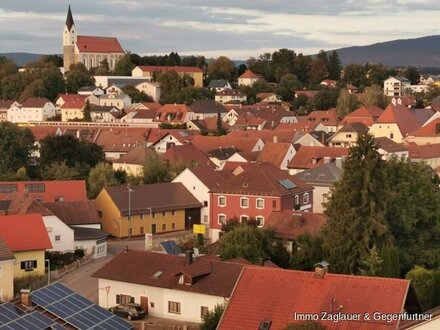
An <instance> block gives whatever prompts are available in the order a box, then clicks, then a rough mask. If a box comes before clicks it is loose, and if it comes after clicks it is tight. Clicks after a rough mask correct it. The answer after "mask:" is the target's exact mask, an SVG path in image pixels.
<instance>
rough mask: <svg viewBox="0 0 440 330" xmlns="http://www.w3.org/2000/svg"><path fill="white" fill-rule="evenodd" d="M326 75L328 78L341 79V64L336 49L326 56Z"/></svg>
mask: <svg viewBox="0 0 440 330" xmlns="http://www.w3.org/2000/svg"><path fill="white" fill-rule="evenodd" d="M327 69H328V77H329V79H333V80H339V79H341V71H342V65H341V60H340V59H339V55H338V53H337V52H336V51H333V52H332V53H331V54H330V55H329V57H328V66H327Z"/></svg>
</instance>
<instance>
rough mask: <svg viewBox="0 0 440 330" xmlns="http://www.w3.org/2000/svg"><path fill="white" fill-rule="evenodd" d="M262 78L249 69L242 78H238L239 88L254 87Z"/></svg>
mask: <svg viewBox="0 0 440 330" xmlns="http://www.w3.org/2000/svg"><path fill="white" fill-rule="evenodd" d="M261 79H262V77H261V76H260V75H257V74H255V73H253V72H252V71H251V70H249V69H247V70H246V71H245V72H244V73H243V74H242V75H241V76H240V77H238V86H252V85H253V84H255V83H256V82H257V81H259V80H261Z"/></svg>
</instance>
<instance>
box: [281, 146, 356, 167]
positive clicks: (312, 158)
mask: <svg viewBox="0 0 440 330" xmlns="http://www.w3.org/2000/svg"><path fill="white" fill-rule="evenodd" d="M348 151H349V149H348V148H336V147H318V146H313V147H309V146H301V147H300V148H299V149H298V150H297V151H296V154H295V156H293V158H292V159H291V161H290V162H289V164H288V165H287V168H288V169H289V173H290V174H296V173H299V172H302V171H305V170H309V169H312V168H315V167H319V166H321V165H323V164H327V163H330V162H342V159H343V158H345V157H348Z"/></svg>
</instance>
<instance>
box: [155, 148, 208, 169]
mask: <svg viewBox="0 0 440 330" xmlns="http://www.w3.org/2000/svg"><path fill="white" fill-rule="evenodd" d="M160 159H162V160H163V161H166V162H167V164H168V165H170V166H173V165H185V166H186V167H193V166H204V165H208V166H211V167H215V165H214V164H213V163H212V162H211V160H210V159H209V158H208V157H207V156H206V155H205V154H204V153H202V152H201V151H199V150H198V149H197V148H196V147H194V146H193V145H191V144H184V145H181V146H176V145H171V147H170V148H168V149H167V151H166V152H165V153H163V154H162V155H160Z"/></svg>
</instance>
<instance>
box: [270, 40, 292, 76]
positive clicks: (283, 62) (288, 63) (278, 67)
mask: <svg viewBox="0 0 440 330" xmlns="http://www.w3.org/2000/svg"><path fill="white" fill-rule="evenodd" d="M295 57H296V54H295V52H294V51H293V50H290V49H286V48H283V49H280V50H278V51H275V52H273V53H272V67H273V71H274V75H275V81H276V82H280V80H281V77H283V76H284V75H286V74H288V73H292V72H293V71H294V65H295V63H294V61H295ZM269 82H271V81H269Z"/></svg>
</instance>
